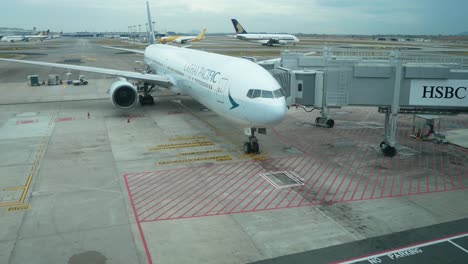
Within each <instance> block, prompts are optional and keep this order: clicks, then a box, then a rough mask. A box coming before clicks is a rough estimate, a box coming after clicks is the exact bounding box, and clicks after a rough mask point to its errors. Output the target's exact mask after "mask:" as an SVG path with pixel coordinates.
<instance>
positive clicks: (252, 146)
mask: <svg viewBox="0 0 468 264" xmlns="http://www.w3.org/2000/svg"><path fill="white" fill-rule="evenodd" d="M255 132H258V133H259V134H264V135H266V128H256V127H249V128H245V129H244V134H245V135H247V136H249V141H247V142H245V143H244V153H245V154H250V153H254V154H259V153H260V145H259V144H258V139H257V137H256V136H255Z"/></svg>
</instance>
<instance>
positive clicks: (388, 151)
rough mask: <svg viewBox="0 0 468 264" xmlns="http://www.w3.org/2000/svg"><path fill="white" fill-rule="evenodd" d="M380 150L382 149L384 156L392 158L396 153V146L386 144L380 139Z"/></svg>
mask: <svg viewBox="0 0 468 264" xmlns="http://www.w3.org/2000/svg"><path fill="white" fill-rule="evenodd" d="M380 150H381V151H382V153H383V154H384V156H385V157H390V158H393V157H395V155H396V154H397V150H396V148H395V147H392V146H390V145H388V144H387V143H386V142H385V141H382V142H381V143H380Z"/></svg>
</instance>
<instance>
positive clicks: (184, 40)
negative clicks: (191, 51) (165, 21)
mask: <svg viewBox="0 0 468 264" xmlns="http://www.w3.org/2000/svg"><path fill="white" fill-rule="evenodd" d="M205 34H206V28H204V29H203V30H202V32H201V33H200V34H198V36H167V37H162V38H159V43H169V42H175V43H177V44H187V43H189V42H197V41H200V40H202V39H205V37H206V36H205Z"/></svg>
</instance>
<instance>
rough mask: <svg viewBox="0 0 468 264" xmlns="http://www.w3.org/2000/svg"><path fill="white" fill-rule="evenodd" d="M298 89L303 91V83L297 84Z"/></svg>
mask: <svg viewBox="0 0 468 264" xmlns="http://www.w3.org/2000/svg"><path fill="white" fill-rule="evenodd" d="M297 91H298V92H302V83H298V84H297Z"/></svg>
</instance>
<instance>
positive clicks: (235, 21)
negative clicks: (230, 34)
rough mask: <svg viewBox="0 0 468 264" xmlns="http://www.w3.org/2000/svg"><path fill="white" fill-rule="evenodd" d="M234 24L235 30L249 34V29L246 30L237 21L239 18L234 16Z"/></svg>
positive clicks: (238, 32) (237, 32)
mask: <svg viewBox="0 0 468 264" xmlns="http://www.w3.org/2000/svg"><path fill="white" fill-rule="evenodd" d="M231 21H232V25H233V26H234V30H235V31H236V34H247V31H245V29H244V27H242V25H241V24H240V23H239V22H238V21H237V19H235V18H232V19H231Z"/></svg>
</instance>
